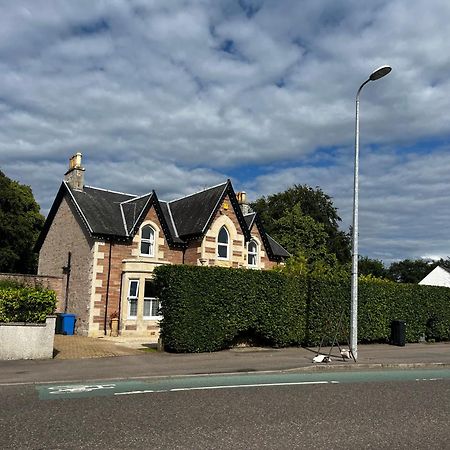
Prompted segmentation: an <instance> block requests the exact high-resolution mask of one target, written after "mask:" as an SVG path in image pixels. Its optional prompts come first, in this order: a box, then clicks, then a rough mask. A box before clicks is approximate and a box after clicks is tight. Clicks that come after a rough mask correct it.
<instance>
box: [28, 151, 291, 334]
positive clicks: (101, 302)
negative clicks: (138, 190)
mask: <svg viewBox="0 0 450 450" xmlns="http://www.w3.org/2000/svg"><path fill="white" fill-rule="evenodd" d="M84 172H85V169H84V168H83V167H82V164H81V154H80V153H77V154H76V155H74V156H73V157H72V158H71V160H70V167H69V170H68V171H67V173H66V174H65V177H64V181H63V182H62V184H61V186H60V188H59V190H58V193H57V195H56V198H55V200H54V202H53V205H52V207H51V209H50V211H49V214H48V216H47V219H46V222H45V225H44V228H43V230H42V233H41V235H40V236H39V239H38V242H37V244H36V249H37V251H39V267H38V274H39V275H53V276H60V275H61V274H62V273H64V274H65V276H66V283H65V284H66V290H65V293H64V302H63V304H62V305H60V307H59V309H60V310H61V311H67V312H71V313H75V314H76V315H77V322H76V332H77V333H78V334H82V335H89V336H99V335H102V334H107V333H108V332H109V327H110V317H111V314H113V313H114V314H117V315H118V316H119V324H120V331H121V333H122V334H129V335H139V336H149V337H154V338H155V339H156V338H157V336H158V335H159V325H158V323H159V320H160V318H161V317H160V316H159V315H158V309H159V302H158V299H157V298H156V297H155V295H154V290H153V284H152V272H153V270H154V268H155V267H157V266H158V265H161V264H191V265H204V266H222V267H234V268H248V269H270V268H272V267H273V266H274V265H276V264H279V263H282V262H283V260H284V259H285V258H286V257H287V256H289V254H288V253H287V252H286V250H285V249H284V248H283V247H281V246H280V245H279V244H278V243H277V242H276V241H275V240H273V239H272V238H271V237H270V236H269V235H268V234H267V233H265V231H264V227H263V225H262V223H261V221H260V219H259V217H258V215H257V214H255V213H254V212H251V211H250V209H249V207H248V205H247V204H246V196H245V193H244V192H241V193H237V194H236V193H235V192H234V190H233V187H232V185H231V182H230V180H227V181H226V182H224V183H222V184H219V185H217V186H213V187H210V188H207V189H205V190H203V191H201V192H196V193H194V194H191V195H188V196H186V197H183V198H180V199H176V200H172V201H170V202H166V201H162V200H159V199H158V197H157V194H156V192H155V191H152V192H150V193H148V194H145V195H141V196H136V195H131V194H125V193H121V192H114V191H110V190H105V189H100V188H96V187H90V186H85V185H84Z"/></svg>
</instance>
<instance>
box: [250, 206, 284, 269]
mask: <svg viewBox="0 0 450 450" xmlns="http://www.w3.org/2000/svg"><path fill="white" fill-rule="evenodd" d="M244 218H245V221H246V223H247V226H248V229H249V231H250V233H251V230H252V228H253V226H255V225H256V227H257V228H258V231H259V234H260V236H261V238H262V240H263V244H264V248H265V249H266V252H267V254H268V256H269V259H273V260H282V259H285V258H288V257H289V256H290V254H289V252H287V251H286V250H285V249H284V248H283V247H282V246H281V245H280V244H279V243H278V242H277V241H276V240H275V239H274V238H272V237H271V236H269V235H268V234H267V233H266V231H265V230H264V226H263V224H262V222H261V219H260V218H259V215H258V214H257V213H255V212H253V213H250V214H246V215H245V216H244Z"/></svg>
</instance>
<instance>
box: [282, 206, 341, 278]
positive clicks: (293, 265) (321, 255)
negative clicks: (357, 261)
mask: <svg viewBox="0 0 450 450" xmlns="http://www.w3.org/2000/svg"><path fill="white" fill-rule="evenodd" d="M275 227H276V230H277V232H276V236H277V240H278V242H279V243H280V244H281V245H282V246H283V247H285V248H287V249H289V252H290V253H291V254H292V256H291V257H290V258H289V259H288V260H287V261H286V265H285V266H284V267H283V266H281V271H283V272H287V273H295V274H297V275H305V274H308V273H309V274H315V275H322V276H328V275H329V274H332V273H336V272H339V273H341V272H343V271H344V272H348V270H347V269H348V268H344V265H343V264H341V263H339V261H338V260H337V258H336V255H335V254H334V253H330V252H329V250H328V247H327V238H328V235H327V233H326V232H325V227H324V225H323V224H322V223H319V222H316V221H315V220H314V219H313V218H312V217H311V216H307V215H305V214H303V212H302V210H301V208H300V204H299V203H297V204H296V205H295V206H294V207H293V208H292V209H291V210H287V211H286V212H285V214H284V216H283V217H281V218H280V219H278V220H277V221H276V222H275ZM348 273H350V272H348Z"/></svg>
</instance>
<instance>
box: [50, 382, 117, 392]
mask: <svg viewBox="0 0 450 450" xmlns="http://www.w3.org/2000/svg"><path fill="white" fill-rule="evenodd" d="M115 387H116V385H115V384H76V385H73V384H72V385H68V386H51V387H49V388H48V390H49V394H80V393H83V392H92V391H99V390H101V389H114V388H115Z"/></svg>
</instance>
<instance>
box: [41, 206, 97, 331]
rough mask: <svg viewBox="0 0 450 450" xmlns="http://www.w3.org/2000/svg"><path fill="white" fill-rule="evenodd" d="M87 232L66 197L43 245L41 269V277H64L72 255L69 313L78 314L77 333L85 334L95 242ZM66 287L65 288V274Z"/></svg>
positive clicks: (87, 324) (68, 301) (88, 312)
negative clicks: (69, 257)
mask: <svg viewBox="0 0 450 450" xmlns="http://www.w3.org/2000/svg"><path fill="white" fill-rule="evenodd" d="M84 230H85V226H84V225H83V224H82V223H81V219H79V216H78V213H77V212H76V210H75V209H74V208H73V206H72V205H71V204H70V202H68V201H67V200H66V198H64V199H63V200H62V201H61V205H60V206H59V209H58V211H57V213H56V215H55V217H54V219H53V222H52V225H51V227H50V229H49V230H48V233H47V237H46V238H45V241H44V243H43V244H42V247H41V250H40V252H39V266H38V274H39V275H52V276H61V275H62V272H63V267H64V266H66V265H67V261H68V253H69V252H71V255H72V256H71V272H70V280H69V293H68V300H67V312H68V313H73V314H76V316H77V321H76V325H75V330H76V333H77V334H81V335H86V334H87V333H88V327H89V315H90V311H89V306H90V301H89V300H90V297H91V285H92V264H93V255H92V253H93V247H94V242H93V240H92V239H91V238H90V237H89V235H88V234H87V232H85V231H84ZM63 284H64V287H65V286H66V276H65V275H64V283H63ZM61 310H64V306H62V307H61Z"/></svg>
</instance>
